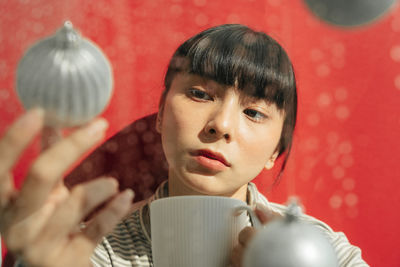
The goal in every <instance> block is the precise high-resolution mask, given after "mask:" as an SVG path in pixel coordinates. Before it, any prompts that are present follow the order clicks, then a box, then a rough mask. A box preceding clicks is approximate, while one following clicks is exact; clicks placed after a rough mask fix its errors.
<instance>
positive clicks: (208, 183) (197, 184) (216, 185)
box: [182, 173, 235, 196]
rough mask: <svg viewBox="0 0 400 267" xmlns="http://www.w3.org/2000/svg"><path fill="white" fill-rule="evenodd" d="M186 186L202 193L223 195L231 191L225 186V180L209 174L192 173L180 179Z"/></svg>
mask: <svg viewBox="0 0 400 267" xmlns="http://www.w3.org/2000/svg"><path fill="white" fill-rule="evenodd" d="M182 182H183V183H184V184H185V185H186V186H187V187H188V188H190V189H191V190H192V191H195V192H197V193H199V194H202V195H210V196H223V195H227V194H229V192H231V191H235V190H229V189H227V188H226V182H224V181H220V180H219V179H218V178H217V177H215V176H211V175H202V174H197V173H192V174H190V175H188V176H186V179H184V181H182Z"/></svg>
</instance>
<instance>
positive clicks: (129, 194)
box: [120, 189, 134, 202]
mask: <svg viewBox="0 0 400 267" xmlns="http://www.w3.org/2000/svg"><path fill="white" fill-rule="evenodd" d="M133 196H134V193H133V191H132V190H131V189H125V190H124V192H122V194H121V198H120V200H121V202H128V201H131V200H132V199H133Z"/></svg>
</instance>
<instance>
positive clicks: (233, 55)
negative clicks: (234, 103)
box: [166, 24, 295, 110]
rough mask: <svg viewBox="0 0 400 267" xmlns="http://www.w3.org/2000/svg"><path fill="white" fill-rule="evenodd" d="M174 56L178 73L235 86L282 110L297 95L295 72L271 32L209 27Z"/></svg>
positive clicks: (241, 28) (229, 27)
mask: <svg viewBox="0 0 400 267" xmlns="http://www.w3.org/2000/svg"><path fill="white" fill-rule="evenodd" d="M174 58H175V59H176V60H173V61H171V64H174V65H175V66H170V67H173V69H174V70H175V72H181V71H184V72H188V73H191V74H197V75H199V76H202V77H205V78H208V79H211V80H214V81H216V82H218V83H220V84H223V85H227V86H234V87H236V88H238V89H239V90H242V91H244V92H245V93H246V94H248V95H249V96H253V97H256V98H258V99H265V100H267V101H268V102H270V103H274V104H276V106H277V107H278V109H279V110H286V109H287V107H286V105H291V102H292V101H290V100H291V99H293V98H294V96H293V91H294V90H293V87H295V81H294V74H293V71H292V66H291V63H290V60H289V58H288V56H287V55H286V53H285V51H284V50H283V49H282V48H281V46H280V45H279V44H278V43H277V42H276V41H275V40H273V39H272V38H271V37H269V36H268V35H266V34H264V33H262V32H254V31H252V30H251V29H249V28H247V27H245V26H243V25H236V24H233V25H224V26H222V27H218V28H217V29H216V28H211V29H209V30H206V31H204V32H203V33H201V34H199V35H197V36H195V37H193V38H191V39H189V40H188V41H186V42H185V43H183V44H182V45H181V46H180V47H179V48H178V50H177V51H176V53H175V55H174ZM179 59H181V60H179ZM182 59H183V60H182ZM166 85H167V84H166Z"/></svg>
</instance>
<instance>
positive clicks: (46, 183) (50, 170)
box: [16, 119, 108, 217]
mask: <svg viewBox="0 0 400 267" xmlns="http://www.w3.org/2000/svg"><path fill="white" fill-rule="evenodd" d="M107 126H108V124H107V122H106V120H104V119H97V120H95V121H94V122H92V123H90V124H89V125H88V126H86V127H84V128H81V129H79V130H77V131H75V132H74V133H72V134H71V135H70V136H69V137H67V138H65V139H63V140H61V141H59V142H58V143H56V144H55V145H54V146H52V147H50V148H48V149H47V150H46V151H44V152H43V154H42V155H41V156H40V157H39V158H38V159H37V160H36V161H35V163H34V164H33V165H32V167H31V169H30V171H29V173H28V176H27V178H26V181H25V183H24V184H23V186H22V189H21V192H20V197H19V198H18V200H17V202H16V206H17V207H20V208H21V210H20V214H19V216H20V217H23V216H25V215H26V214H29V213H31V212H33V211H34V210H36V209H38V208H39V207H40V206H41V205H42V204H43V202H44V201H45V200H46V199H47V197H48V195H49V193H50V191H51V190H52V189H53V187H54V186H55V184H56V183H57V182H59V181H60V180H61V177H62V176H63V174H64V173H65V172H66V171H67V170H68V168H69V167H70V166H71V165H72V164H73V163H74V162H75V161H77V160H78V159H79V158H80V157H81V156H82V155H83V154H84V153H85V152H86V151H87V150H88V149H89V148H91V147H92V146H94V145H95V144H96V143H98V142H99V141H100V140H101V139H102V138H103V136H104V132H105V130H106V128H107Z"/></svg>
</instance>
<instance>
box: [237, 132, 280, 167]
mask: <svg viewBox="0 0 400 267" xmlns="http://www.w3.org/2000/svg"><path fill="white" fill-rule="evenodd" d="M241 136H242V140H241V143H242V145H241V152H242V153H243V155H244V157H243V159H244V161H246V163H247V164H249V165H252V166H254V167H258V166H259V167H261V168H263V167H264V165H265V164H266V163H267V161H268V160H269V159H270V158H271V156H272V155H273V154H274V152H275V150H276V147H277V146H278V143H279V140H280V136H281V128H280V126H279V125H276V127H266V128H265V129H258V130H254V129H250V130H249V131H248V132H247V133H244V134H241Z"/></svg>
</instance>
